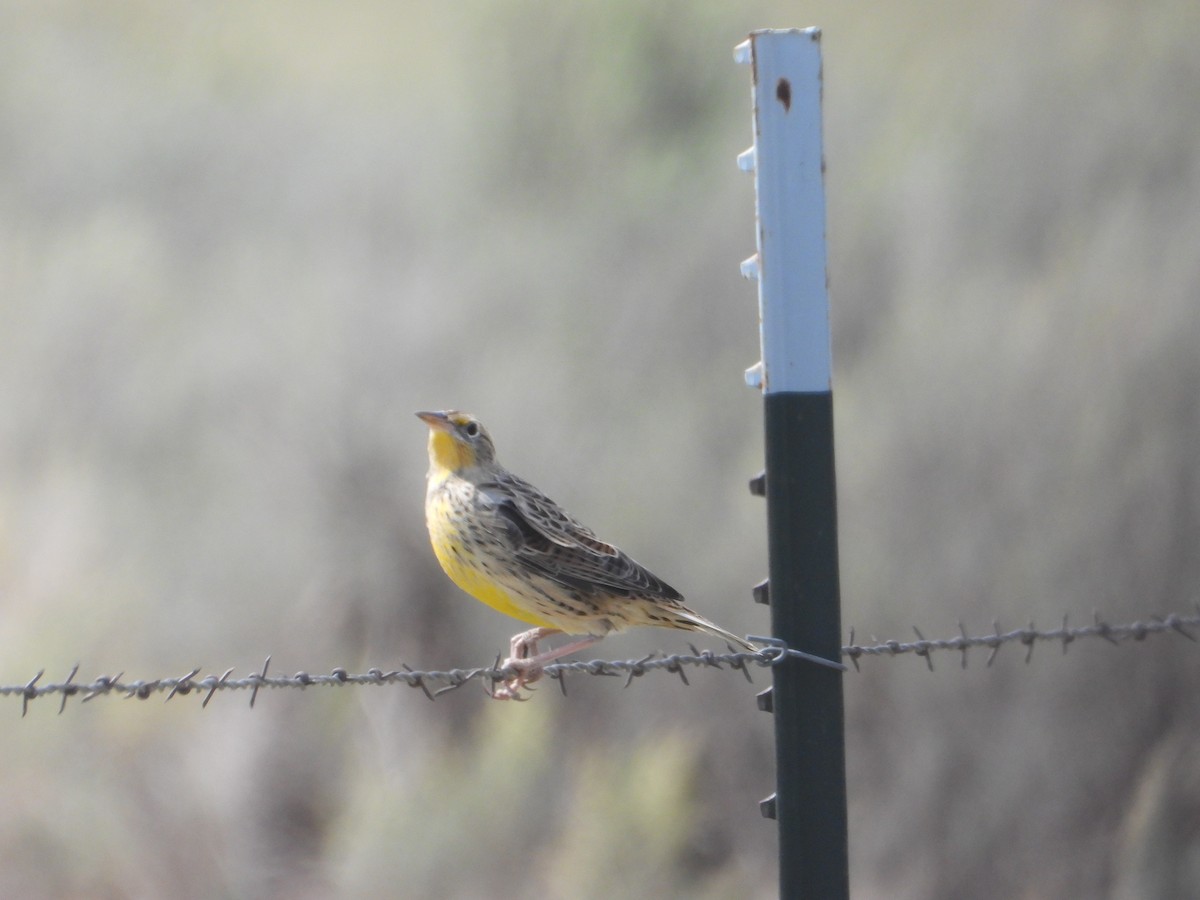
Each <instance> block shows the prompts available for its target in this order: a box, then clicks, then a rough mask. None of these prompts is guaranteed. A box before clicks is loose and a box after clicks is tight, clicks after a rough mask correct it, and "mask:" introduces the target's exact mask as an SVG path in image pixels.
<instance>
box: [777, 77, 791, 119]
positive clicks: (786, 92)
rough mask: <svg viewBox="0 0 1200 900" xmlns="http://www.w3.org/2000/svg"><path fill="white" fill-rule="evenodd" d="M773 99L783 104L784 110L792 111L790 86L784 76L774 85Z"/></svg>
mask: <svg viewBox="0 0 1200 900" xmlns="http://www.w3.org/2000/svg"><path fill="white" fill-rule="evenodd" d="M775 99H776V100H778V101H779V102H780V103H782V104H783V111H784V112H791V111H792V86H791V84H790V83H789V82H788V80H787V79H786V78H780V79H779V83H778V84H777V85H775Z"/></svg>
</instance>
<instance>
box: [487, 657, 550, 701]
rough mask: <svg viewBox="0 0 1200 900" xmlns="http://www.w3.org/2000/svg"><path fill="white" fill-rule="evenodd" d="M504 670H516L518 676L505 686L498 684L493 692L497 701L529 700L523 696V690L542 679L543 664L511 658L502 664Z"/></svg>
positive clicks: (504, 684)
mask: <svg viewBox="0 0 1200 900" xmlns="http://www.w3.org/2000/svg"><path fill="white" fill-rule="evenodd" d="M500 668H502V669H515V670H516V673H517V674H516V675H514V676H513V677H512V678H510V679H508V681H506V682H504V683H503V684H497V685H496V686H495V688H493V690H492V698H493V699H495V700H528V699H529V698H528V697H525V696H524V695H522V693H521V691H522V689H524V688H526V687H528V686H529V685H531V684H533V683H534V682H535V681H537V680H538V679H540V678H541V677H542V672H543V671H544V670H543V669H542V666H541V663H539V662H536V661H534V660H531V659H513V658H512V657H511V656H510V657H509V658H508V659H506V660H505V661H504V662H502V663H501V664H500Z"/></svg>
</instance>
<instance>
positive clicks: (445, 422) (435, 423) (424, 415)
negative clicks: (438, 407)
mask: <svg viewBox="0 0 1200 900" xmlns="http://www.w3.org/2000/svg"><path fill="white" fill-rule="evenodd" d="M417 418H418V419H420V420H421V421H422V422H424V423H425V424H426V425H428V426H429V427H430V428H433V429H435V430H437V431H449V430H450V429H451V427H453V426H452V425H451V423H450V417H449V416H447V415H446V414H445V413H444V412H419V413H417Z"/></svg>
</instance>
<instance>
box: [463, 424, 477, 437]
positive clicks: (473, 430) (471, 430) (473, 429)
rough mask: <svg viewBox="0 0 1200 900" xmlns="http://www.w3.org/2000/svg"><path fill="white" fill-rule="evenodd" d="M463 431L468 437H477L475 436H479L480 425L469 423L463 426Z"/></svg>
mask: <svg viewBox="0 0 1200 900" xmlns="http://www.w3.org/2000/svg"><path fill="white" fill-rule="evenodd" d="M463 431H465V432H466V434H467V437H475V435H477V434H479V423H478V422H468V423H467V424H466V425H464V426H463Z"/></svg>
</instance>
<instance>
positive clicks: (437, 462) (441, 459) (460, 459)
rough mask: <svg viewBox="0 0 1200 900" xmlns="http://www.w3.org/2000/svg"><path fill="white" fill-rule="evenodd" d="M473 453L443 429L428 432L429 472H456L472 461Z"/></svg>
mask: <svg viewBox="0 0 1200 900" xmlns="http://www.w3.org/2000/svg"><path fill="white" fill-rule="evenodd" d="M473 456H474V454H472V453H471V449H470V448H469V447H466V446H464V445H463V444H462V443H461V442H460V441H456V440H455V439H454V438H453V437H452V436H451V435H449V434H447V433H446V432H445V431H439V430H432V431H430V432H429V469H430V474H431V475H433V474H442V473H446V472H457V471H458V470H459V469H462V468H465V467H466V466H469V465H471V463H472V462H474V460H473V458H472V457H473Z"/></svg>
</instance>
